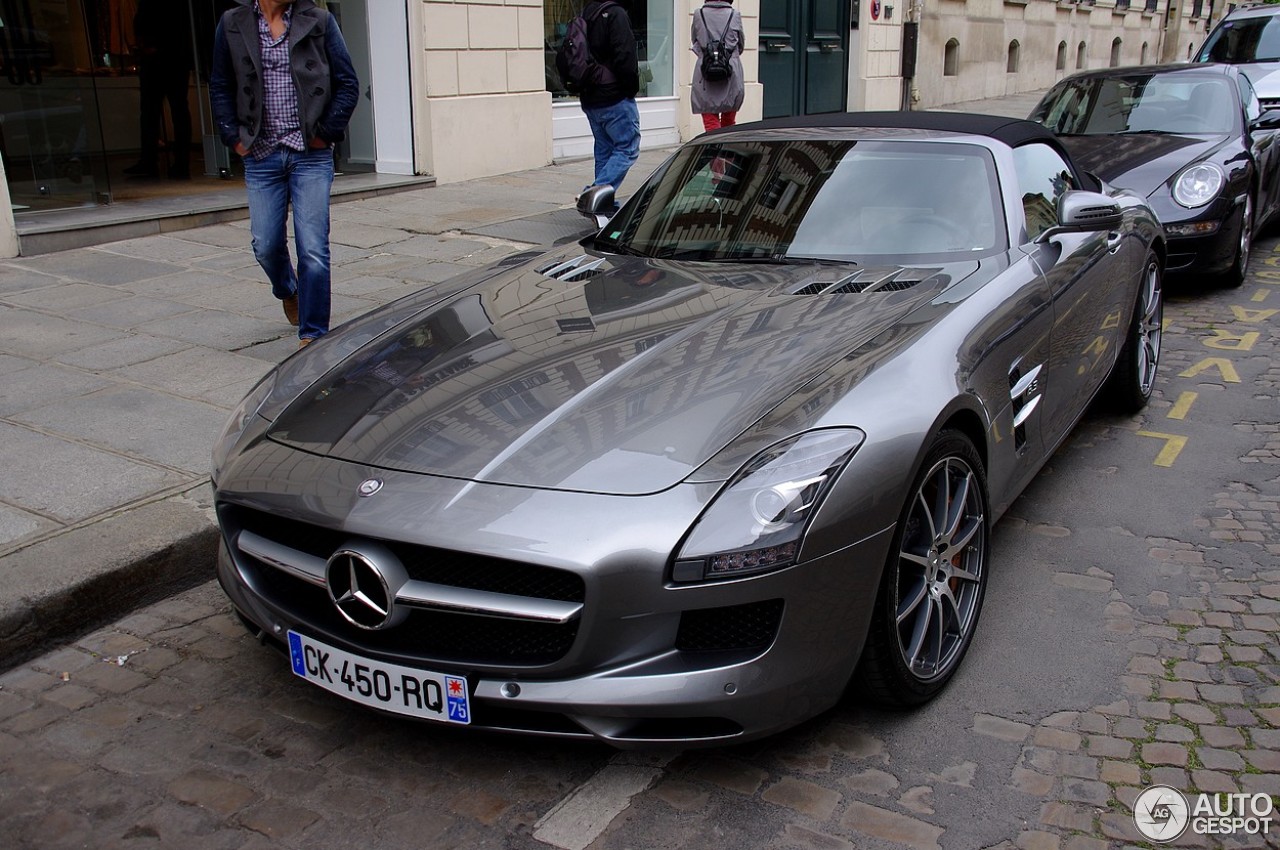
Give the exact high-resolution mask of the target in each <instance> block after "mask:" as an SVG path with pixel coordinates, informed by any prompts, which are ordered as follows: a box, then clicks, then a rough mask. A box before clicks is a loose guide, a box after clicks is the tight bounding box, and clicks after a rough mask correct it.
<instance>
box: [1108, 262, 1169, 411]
mask: <svg viewBox="0 0 1280 850" xmlns="http://www.w3.org/2000/svg"><path fill="white" fill-rule="evenodd" d="M1163 322H1164V287H1163V282H1162V272H1161V269H1160V261H1159V260H1158V259H1156V257H1155V255H1154V254H1153V255H1148V257H1147V262H1146V265H1145V266H1143V270H1142V285H1141V286H1139V287H1138V299H1137V301H1136V302H1134V306H1133V320H1132V321H1130V322H1129V331H1128V333H1127V334H1126V335H1125V340H1124V347H1123V348H1121V349H1120V356H1119V358H1118V359H1117V360H1116V365H1115V367H1114V368H1113V369H1112V370H1111V374H1110V376H1108V378H1107V383H1106V386H1105V387H1104V389H1103V392H1104V393H1105V397H1106V402H1107V406H1108V407H1110V408H1111V409H1112V410H1114V411H1116V412H1117V413H1137V412H1138V411H1139V410H1142V409H1143V408H1144V407H1146V406H1147V402H1148V401H1150V400H1151V391H1152V390H1153V389H1155V383H1156V370H1157V368H1158V367H1159V365H1160V343H1161V336H1162V334H1163Z"/></svg>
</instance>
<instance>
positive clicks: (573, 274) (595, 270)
mask: <svg viewBox="0 0 1280 850" xmlns="http://www.w3.org/2000/svg"><path fill="white" fill-rule="evenodd" d="M603 265H604V257H588V256H587V255H586V254H583V255H582V256H581V257H574V258H573V259H572V260H564V261H556V262H554V263H551V264H550V265H546V266H542V267H541V268H539V269H538V270H537V271H538V274H542V275H546V276H547V277H552V278H555V279H556V280H562V281H567V282H573V281H584V280H590V279H591V278H593V277H595V276H596V275H598V274H603V273H604V272H605V269H603V268H601V266H603Z"/></svg>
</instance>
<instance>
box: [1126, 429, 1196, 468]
mask: <svg viewBox="0 0 1280 850" xmlns="http://www.w3.org/2000/svg"><path fill="white" fill-rule="evenodd" d="M1138 436H1139V437H1154V438H1156V439H1157V440H1164V448H1162V449H1161V450H1160V454H1158V455H1156V459H1155V460H1154V461H1152V463H1153V464H1154V465H1156V466H1164V467H1170V466H1173V462H1174V461H1175V460H1177V459H1178V455H1179V454H1180V453H1181V452H1182V449H1183V447H1184V446H1186V444H1187V438H1186V437H1182V436H1179V435H1178V434H1161V433H1160V432H1159V431H1139V432H1138Z"/></svg>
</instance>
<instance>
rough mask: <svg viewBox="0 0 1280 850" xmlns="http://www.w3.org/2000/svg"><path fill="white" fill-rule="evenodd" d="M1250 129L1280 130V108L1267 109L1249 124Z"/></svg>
mask: <svg viewBox="0 0 1280 850" xmlns="http://www.w3.org/2000/svg"><path fill="white" fill-rule="evenodd" d="M1249 129H1250V130H1280V109H1268V110H1267V111H1266V112H1264V113H1262V114H1261V115H1259V116H1258V117H1257V118H1255V119H1254V120H1253V121H1252V122H1250V124H1249Z"/></svg>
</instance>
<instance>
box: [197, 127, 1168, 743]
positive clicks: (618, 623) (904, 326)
mask: <svg viewBox="0 0 1280 850" xmlns="http://www.w3.org/2000/svg"><path fill="white" fill-rule="evenodd" d="M1102 189H1103V187H1102V186H1100V185H1099V184H1097V183H1096V182H1094V181H1093V179H1092V178H1090V177H1088V176H1087V175H1085V174H1082V173H1081V172H1080V171H1079V170H1078V169H1077V168H1076V166H1075V165H1074V164H1072V162H1071V160H1070V158H1069V157H1068V156H1067V155H1066V154H1065V153H1064V152H1063V150H1062V148H1061V146H1060V144H1059V142H1058V140H1057V139H1056V138H1055V137H1054V136H1053V135H1052V134H1050V133H1049V132H1048V131H1047V130H1045V129H1044V128H1043V127H1041V126H1040V125H1038V124H1034V123H1032V122H1029V121H1023V120H1011V119H1007V118H994V117H987V116H966V115H949V114H929V113H918V114H917V113H903V114H899V113H878V114H877V113H870V114H841V115H836V116H829V117H823V118H821V119H797V120H789V121H779V120H775V121H766V122H760V123H756V124H746V125H741V126H738V127H735V128H730V129H725V130H722V131H719V132H716V133H712V134H707V135H704V136H701V137H699V138H698V139H696V140H694V141H693V142H691V143H689V144H686V145H685V146H684V147H682V148H681V149H680V150H679V151H678V152H676V153H675V154H674V155H673V156H672V157H671V158H670V159H669V160H668V161H667V162H666V163H665V164H664V165H663V166H661V167H660V168H659V169H658V170H657V171H656V172H655V173H654V174H653V175H652V176H651V177H650V178H649V179H648V181H646V182H645V183H644V185H643V186H642V187H641V188H640V189H639V190H638V191H637V192H636V194H635V195H634V196H633V197H632V198H631V199H630V201H629V202H628V203H627V204H626V205H625V206H624V207H623V208H622V210H621V211H620V212H619V213H618V214H617V215H616V216H614V217H613V218H612V220H609V221H608V222H607V224H606V225H605V226H604V228H603V229H602V230H601V231H600V232H598V233H596V234H594V235H592V236H589V237H587V238H585V239H584V240H583V241H582V242H581V243H578V244H571V245H569V246H567V247H563V248H560V249H556V250H553V251H552V252H550V253H546V254H542V253H538V252H527V253H522V254H517V255H514V256H511V257H508V258H507V259H505V260H503V261H502V262H500V263H498V264H497V265H495V266H492V267H490V268H487V269H484V270H481V271H476V272H472V273H468V274H466V275H464V276H463V277H460V278H458V279H455V280H454V281H452V282H451V284H449V285H448V286H446V287H445V288H443V289H435V288H433V289H426V290H423V291H421V292H418V293H417V294H415V295H411V296H409V297H407V298H404V299H402V300H399V301H396V302H394V303H392V304H389V305H387V306H385V307H382V308H380V309H378V310H376V311H374V312H372V313H370V314H368V315H366V316H364V317H363V318H360V319H357V320H355V321H352V322H350V323H348V324H347V325H345V326H343V327H341V328H339V329H337V330H335V331H334V332H333V333H331V334H330V335H328V336H326V337H323V338H321V339H320V340H318V341H317V342H316V343H315V344H313V345H311V346H309V347H308V348H306V349H303V350H302V351H300V352H299V353H298V354H296V355H295V356H293V357H291V358H290V359H289V360H287V361H286V362H285V363H283V364H282V365H281V366H279V367H278V368H277V369H276V370H275V371H273V372H272V373H271V374H269V375H268V376H267V377H266V378H265V379H264V380H263V381H262V383H261V384H259V385H258V386H257V388H256V389H254V390H253V391H252V392H251V393H250V394H249V396H248V397H247V398H246V399H245V400H244V402H243V404H242V405H241V406H240V408H239V410H237V411H236V413H235V414H234V415H233V417H232V418H231V420H230V422H229V423H228V425H227V427H226V430H225V432H224V434H223V435H222V437H221V439H220V440H219V442H218V444H217V446H216V448H215V451H214V462H213V480H214V484H215V491H216V504H217V512H218V519H219V522H220V524H221V529H222V545H221V551H220V555H219V560H218V576H219V579H220V580H221V582H222V585H223V587H224V588H225V589H226V592H227V594H228V595H229V596H230V598H231V601H232V602H233V604H234V607H235V609H236V611H237V612H239V614H240V616H241V617H242V618H243V620H244V622H245V624H246V625H247V626H248V627H249V629H251V630H252V631H253V632H254V633H255V634H257V635H259V636H260V637H261V638H262V639H263V640H264V641H265V642H268V643H270V644H273V645H278V646H280V647H282V648H284V649H285V650H286V651H287V653H288V656H289V659H290V665H291V667H292V670H293V672H294V673H295V674H297V675H298V676H300V677H302V678H305V679H307V680H308V681H310V682H312V683H314V684H316V685H319V686H321V687H323V688H326V689H328V690H330V691H333V692H335V693H337V694H339V695H341V696H342V697H345V698H347V699H351V700H355V701H357V702H360V703H363V704H365V705H368V706H371V707H374V708H377V709H381V710H384V711H388V712H395V713H399V714H404V715H409V716H412V717H416V718H421V719H426V720H433V721H441V722H446V723H454V724H470V725H471V726H475V727H482V728H487V729H498V730H508V731H519V732H524V733H533V734H543V735H552V736H563V737H595V738H599V739H601V740H605V741H608V742H611V743H613V744H616V745H619V746H636V745H641V744H646V743H653V742H659V741H679V742H683V743H685V744H689V745H694V744H713V743H720V742H725V741H731V740H743V739H746V738H748V737H753V736H759V735H763V734H767V733H770V732H775V731H777V730H780V729H784V728H786V727H788V726H791V725H793V724H796V723H798V722H800V721H802V720H804V719H806V718H809V717H812V716H813V715H815V714H818V713H819V712H822V711H823V710H825V709H827V708H829V707H831V706H832V705H834V704H835V703H836V702H837V701H838V700H839V699H840V698H841V695H842V694H844V693H845V691H846V689H847V688H849V687H852V689H853V691H855V692H856V693H857V694H859V695H865V696H869V697H871V698H874V699H876V700H878V701H880V702H883V703H886V704H889V705H896V706H910V705H916V704H919V703H922V702H924V701H926V700H928V699H929V698H930V697H932V696H933V695H934V694H936V693H938V691H939V690H940V689H941V688H942V687H943V685H944V684H946V682H947V681H948V679H950V678H951V676H952V675H953V674H954V673H955V672H956V669H957V667H958V666H959V664H960V662H961V659H962V658H963V656H964V655H965V651H966V649H967V648H968V646H969V644H970V640H971V639H972V637H973V634H974V630H975V628H976V626H977V623H978V617H979V612H980V611H981V608H982V601H983V595H984V590H985V588H986V583H987V578H988V574H989V571H990V569H991V564H990V562H989V558H990V536H991V526H992V523H993V522H995V520H996V518H997V517H999V516H1000V515H1001V513H1003V512H1004V511H1005V509H1006V508H1008V507H1009V504H1010V502H1012V501H1013V499H1014V498H1015V497H1016V496H1017V495H1018V493H1019V492H1020V491H1021V490H1022V489H1023V488H1024V487H1025V486H1026V485H1027V483H1028V482H1029V481H1031V479H1032V478H1033V477H1034V476H1035V474H1036V472H1037V470H1039V469H1040V467H1041V466H1042V465H1043V464H1044V462H1045V460H1046V459H1047V458H1048V457H1049V456H1050V455H1051V454H1052V453H1053V451H1054V449H1055V448H1056V447H1057V446H1058V445H1059V444H1060V443H1061V442H1062V441H1063V440H1064V439H1065V438H1066V437H1067V435H1068V433H1069V432H1070V431H1071V429H1072V427H1073V426H1074V424H1075V423H1076V421H1077V420H1078V419H1079V418H1080V417H1081V415H1082V414H1083V413H1084V411H1085V408H1086V407H1088V406H1089V404H1090V402H1091V401H1092V400H1093V399H1094V397H1095V396H1096V395H1098V394H1099V393H1100V392H1104V393H1106V394H1107V395H1108V396H1109V398H1110V399H1111V401H1112V402H1113V403H1115V404H1117V405H1119V406H1120V407H1121V408H1123V409H1125V410H1129V411H1133V410H1137V409H1139V408H1141V407H1142V406H1143V405H1144V404H1145V403H1146V401H1147V399H1148V397H1149V396H1150V394H1151V390H1152V383H1153V381H1154V379H1155V373H1156V366H1157V362H1158V359H1159V355H1160V334H1161V315H1162V314H1161V305H1162V300H1161V270H1162V266H1163V262H1164V253H1165V245H1164V234H1163V231H1162V230H1161V228H1160V225H1159V222H1158V221H1157V220H1156V218H1155V216H1154V215H1153V214H1152V213H1151V211H1150V209H1148V207H1147V206H1146V204H1145V203H1144V202H1143V201H1142V200H1141V199H1140V198H1138V197H1137V196H1135V195H1132V194H1131V193H1127V192H1104V191H1102ZM611 195H612V190H609V189H607V188H602V189H598V190H595V191H594V192H593V193H590V194H589V195H588V196H587V199H586V203H587V204H588V206H589V209H591V210H596V209H606V208H609V207H611V206H612V201H613V199H612V197H611ZM1006 566H1007V567H1008V568H1010V569H1016V565H1013V564H1009V565H1006ZM284 669H285V665H284V664H283V663H282V665H281V671H282V673H283V671H284ZM851 683H852V685H851Z"/></svg>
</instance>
